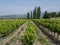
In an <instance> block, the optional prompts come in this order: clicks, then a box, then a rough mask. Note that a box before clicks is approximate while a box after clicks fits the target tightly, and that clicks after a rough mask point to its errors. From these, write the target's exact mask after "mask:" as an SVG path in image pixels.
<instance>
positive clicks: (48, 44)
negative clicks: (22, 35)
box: [35, 24, 55, 45]
mask: <svg viewBox="0 0 60 45" xmlns="http://www.w3.org/2000/svg"><path fill="white" fill-rule="evenodd" d="M35 27H36V29H37V37H38V38H37V40H38V41H39V42H40V43H41V45H55V44H54V43H53V42H52V41H51V40H50V39H49V38H48V37H46V36H45V35H44V34H43V33H42V31H41V29H40V28H39V27H38V26H37V25H36V24H35Z"/></svg>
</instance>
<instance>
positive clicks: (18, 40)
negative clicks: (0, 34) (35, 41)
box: [10, 23, 28, 45]
mask: <svg viewBox="0 0 60 45" xmlns="http://www.w3.org/2000/svg"><path fill="white" fill-rule="evenodd" d="M27 24H28V23H26V25H25V26H24V27H23V28H22V29H23V31H21V33H19V34H17V40H16V41H15V42H12V43H11V44H10V45H22V44H23V43H22V42H21V38H22V36H23V35H24V32H25V31H26V27H27Z"/></svg>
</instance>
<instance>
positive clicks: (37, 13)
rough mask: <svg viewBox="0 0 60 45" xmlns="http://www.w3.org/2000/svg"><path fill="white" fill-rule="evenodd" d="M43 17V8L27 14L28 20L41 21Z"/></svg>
mask: <svg viewBox="0 0 60 45" xmlns="http://www.w3.org/2000/svg"><path fill="white" fill-rule="evenodd" d="M40 16H41V8H40V7H35V8H34V9H33V11H31V12H28V13H27V18H28V19H40Z"/></svg>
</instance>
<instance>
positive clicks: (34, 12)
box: [33, 7, 36, 19]
mask: <svg viewBox="0 0 60 45" xmlns="http://www.w3.org/2000/svg"><path fill="white" fill-rule="evenodd" d="M33 19H36V7H35V9H34V10H33Z"/></svg>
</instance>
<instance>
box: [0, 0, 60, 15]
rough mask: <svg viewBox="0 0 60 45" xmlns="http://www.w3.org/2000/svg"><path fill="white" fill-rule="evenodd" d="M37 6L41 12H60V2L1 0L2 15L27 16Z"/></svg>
mask: <svg viewBox="0 0 60 45" xmlns="http://www.w3.org/2000/svg"><path fill="white" fill-rule="evenodd" d="M37 6H40V7H41V12H44V11H45V10H47V11H48V12H53V11H55V12H58V11H60V0H0V15H12V14H26V13H27V12H30V11H32V10H33V9H34V8H35V7H37Z"/></svg>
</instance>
